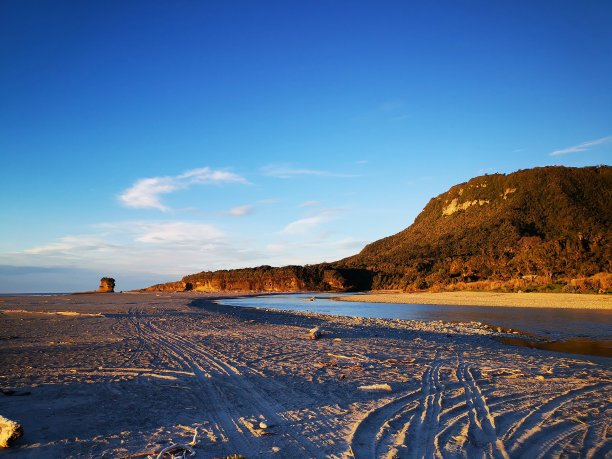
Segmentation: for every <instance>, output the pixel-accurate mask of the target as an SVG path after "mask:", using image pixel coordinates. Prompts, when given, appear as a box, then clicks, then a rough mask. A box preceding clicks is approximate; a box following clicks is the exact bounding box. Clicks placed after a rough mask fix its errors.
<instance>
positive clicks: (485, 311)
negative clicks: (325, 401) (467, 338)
mask: <svg viewBox="0 0 612 459" xmlns="http://www.w3.org/2000/svg"><path fill="white" fill-rule="evenodd" d="M314 296H315V300H314V301H307V299H308V298H312V297H313V294H303V293H297V294H291V295H262V296H255V297H246V298H227V299H223V300H218V302H219V303H221V304H227V305H234V306H246V307H260V308H274V309H281V310H294V311H310V312H316V313H321V314H334V315H342V316H352V317H376V318H383V319H409V320H410V319H413V320H426V321H430V320H444V321H448V322H469V321H477V322H483V323H486V324H490V325H496V326H500V327H503V328H513V329H516V330H521V331H524V332H528V333H532V334H535V335H538V336H542V337H548V338H551V339H567V338H590V339H598V340H610V339H612V312H611V311H605V310H576V309H554V308H520V307H512V308H509V307H502V306H495V307H490V306H441V305H430V304H395V303H362V302H344V301H334V300H331V299H330V298H331V297H334V296H340V295H338V294H320V293H317V294H315V295H314Z"/></svg>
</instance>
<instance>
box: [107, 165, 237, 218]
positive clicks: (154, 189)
mask: <svg viewBox="0 0 612 459" xmlns="http://www.w3.org/2000/svg"><path fill="white" fill-rule="evenodd" d="M222 183H241V184H248V183H249V182H248V180H246V179H245V178H244V177H242V176H240V175H238V174H235V173H233V172H228V171H223V170H213V169H211V168H209V167H200V168H197V169H191V170H189V171H187V172H184V173H183V174H180V175H174V176H163V177H150V178H143V179H139V180H137V181H136V183H134V185H132V186H131V187H130V188H128V189H127V190H125V191H124V192H123V193H122V194H121V195H120V196H119V201H120V202H121V203H122V204H123V205H124V206H126V207H133V208H140V209H147V208H148V209H159V210H161V211H167V210H169V207H167V206H166V205H165V204H163V203H162V202H161V199H160V198H161V196H162V195H164V194H168V193H173V192H175V191H178V190H184V189H187V188H189V187H191V186H193V185H202V184H222Z"/></svg>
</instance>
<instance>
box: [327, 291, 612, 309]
mask: <svg viewBox="0 0 612 459" xmlns="http://www.w3.org/2000/svg"><path fill="white" fill-rule="evenodd" d="M336 299H337V300H341V301H363V302H366V303H400V304H446V305H458V306H506V307H525V308H563V309H607V310H611V311H612V296H611V295H594V294H591V295H589V294H574V293H496V292H439V293H429V292H422V293H421V292H419V293H399V292H372V293H368V294H358V295H350V296H343V297H338V298H336Z"/></svg>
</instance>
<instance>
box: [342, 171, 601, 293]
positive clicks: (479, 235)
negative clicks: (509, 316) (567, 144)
mask: <svg viewBox="0 0 612 459" xmlns="http://www.w3.org/2000/svg"><path fill="white" fill-rule="evenodd" d="M611 223H612V167H609V166H599V167H586V168H568V167H542V168H536V169H527V170H521V171H518V172H515V173H512V174H508V175H504V174H494V175H484V176H481V177H476V178H473V179H471V180H470V181H468V182H467V183H461V184H459V185H455V186H453V187H452V188H451V189H450V190H448V191H447V192H446V193H443V194H441V195H439V196H437V197H435V198H433V199H431V200H430V201H429V203H428V204H427V206H426V207H425V208H424V209H423V211H422V212H421V213H420V214H419V216H418V217H417V218H416V219H415V221H414V223H413V224H412V225H410V226H409V227H408V228H406V229H405V230H403V231H401V232H399V233H397V234H395V235H393V236H389V237H386V238H384V239H381V240H379V241H376V242H373V243H371V244H369V245H367V246H366V247H365V248H364V249H363V250H362V251H361V252H360V253H359V254H357V255H354V256H352V257H349V258H346V259H344V260H340V261H338V262H337V263H336V264H338V265H342V266H347V267H359V268H365V269H368V270H371V271H373V272H376V273H377V275H376V277H375V280H374V284H375V285H373V287H374V288H409V289H410V288H431V287H440V286H449V285H451V284H459V283H461V284H462V285H463V284H465V283H471V282H477V281H486V282H489V283H496V285H493V287H496V286H497V287H500V286H502V285H501V284H503V286H506V287H512V286H513V285H519V286H520V284H534V285H544V284H547V285H550V284H555V283H564V284H567V283H570V281H571V279H579V278H585V277H590V276H593V275H596V274H597V273H601V272H604V273H606V272H607V273H610V261H611V257H612V253H611V250H610V232H611V228H612V226H611ZM599 277H601V278H603V277H605V276H603V275H600V276H599ZM595 282H597V281H596V280H595ZM578 284H579V282H578ZM481 286H482V287H483V288H487V285H486V283H482V285H481ZM577 286H578V287H580V285H577ZM488 287H491V285H488ZM600 287H601V286H600ZM604 287H606V286H604ZM608 287H609V286H608ZM570 290H571V289H570Z"/></svg>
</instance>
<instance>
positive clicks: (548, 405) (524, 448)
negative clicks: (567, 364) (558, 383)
mask: <svg viewBox="0 0 612 459" xmlns="http://www.w3.org/2000/svg"><path fill="white" fill-rule="evenodd" d="M610 386H611V384H609V383H598V384H592V385H587V386H582V387H580V388H578V389H570V390H568V391H566V392H564V393H563V394H561V395H558V396H556V397H552V398H550V399H549V400H548V401H546V402H545V403H543V404H541V405H540V406H538V407H537V408H535V409H533V410H531V411H530V412H529V413H528V414H527V415H526V416H525V417H523V418H522V419H520V420H519V421H518V422H517V423H515V424H514V425H513V426H512V428H511V429H509V430H508V432H507V433H506V435H505V441H506V443H508V444H511V447H510V453H511V454H512V456H513V457H525V456H522V455H523V453H527V452H531V453H534V452H535V451H538V450H539V447H540V445H543V444H546V443H549V442H551V440H552V441H553V443H554V442H555V438H560V439H562V438H564V432H565V430H563V429H559V428H556V427H558V426H554V425H553V426H549V427H545V426H544V424H545V423H546V422H547V421H548V420H549V419H550V418H551V417H552V416H553V415H554V414H555V413H556V412H557V410H559V409H560V408H562V407H563V406H565V405H567V404H568V403H571V402H573V401H575V400H576V399H578V398H579V397H582V396H584V395H587V394H590V393H592V392H597V391H598V390H600V389H602V388H604V387H605V388H607V390H608V391H609V390H610ZM604 391H605V389H604ZM564 426H565V427H566V429H571V428H572V427H571V425H569V423H566V424H564Z"/></svg>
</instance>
